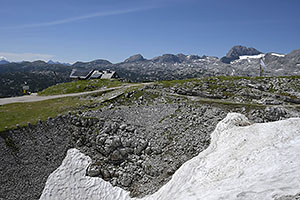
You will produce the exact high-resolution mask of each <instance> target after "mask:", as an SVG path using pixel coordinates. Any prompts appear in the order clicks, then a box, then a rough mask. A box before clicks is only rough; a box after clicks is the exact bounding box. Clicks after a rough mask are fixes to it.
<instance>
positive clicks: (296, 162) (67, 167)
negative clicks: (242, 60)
mask: <svg viewBox="0 0 300 200" xmlns="http://www.w3.org/2000/svg"><path fill="white" fill-rule="evenodd" d="M90 162H91V159H90V158H89V157H88V156H85V155H84V154H82V153H80V152H79V150H77V149H70V150H69V151H68V153H67V156H66V158H65V159H64V161H63V163H62V164H61V166H60V167H59V168H58V169H56V170H55V171H54V172H53V173H52V174H51V175H50V176H49V177H48V180H47V182H46V185H45V188H44V190H43V194H42V195H41V198H40V199H41V200H48V199H49V200H50V199H51V200H56V199H57V200H58V199H65V200H67V199H70V200H71V199H72V200H76V199H78V200H79V199H80V200H88V199H89V200H94V199H95V200H96V199H97V200H98V199H105V200H110V199H111V200H114V199H121V200H123V199H124V200H125V199H131V198H130V197H129V193H128V192H127V191H124V190H122V189H121V188H118V187H113V186H112V185H111V184H110V183H108V182H105V181H104V180H102V179H100V178H95V177H87V176H85V173H86V168H87V166H88V164H89V163H90ZM299 166H300V118H293V119H288V120H283V121H277V122H272V123H261V124H253V125H250V122H249V121H248V119H247V118H246V117H245V116H244V115H241V114H237V113H229V114H228V115H227V117H226V118H225V119H223V120H222V121H221V122H220V123H219V124H218V125H217V127H216V129H215V131H214V132H213V133H212V139H211V144H210V146H209V147H208V148H207V149H206V150H204V151H203V152H201V153H200V154H199V155H198V156H196V157H194V158H193V159H191V160H189V161H188V162H186V163H185V164H183V165H182V166H181V167H180V168H179V169H178V170H177V171H176V172H175V174H174V175H173V177H172V179H171V180H170V181H169V182H168V183H167V184H166V185H164V186H163V187H162V188H161V189H160V190H159V191H157V192H156V193H154V194H153V195H149V196H146V197H145V198H143V199H147V200H154V199H156V200H158V199H159V200H164V199H165V200H167V199H184V200H189V199H205V200H210V199H275V198H279V197H281V196H283V195H294V194H296V193H297V192H299V185H300V170H299Z"/></svg>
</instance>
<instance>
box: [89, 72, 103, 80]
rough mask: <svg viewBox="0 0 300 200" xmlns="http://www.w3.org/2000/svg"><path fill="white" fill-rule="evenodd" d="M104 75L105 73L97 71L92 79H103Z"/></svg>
mask: <svg viewBox="0 0 300 200" xmlns="http://www.w3.org/2000/svg"><path fill="white" fill-rule="evenodd" d="M102 75H103V72H101V71H98V70H95V71H94V72H93V74H92V75H91V76H90V78H91V79H92V78H95V79H96V78H101V76H102Z"/></svg>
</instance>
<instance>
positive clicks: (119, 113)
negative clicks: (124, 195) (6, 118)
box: [0, 78, 300, 199]
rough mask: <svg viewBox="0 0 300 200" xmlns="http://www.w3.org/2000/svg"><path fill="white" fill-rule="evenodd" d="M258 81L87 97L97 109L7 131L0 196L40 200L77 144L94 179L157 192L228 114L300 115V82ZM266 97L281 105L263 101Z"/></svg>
mask: <svg viewBox="0 0 300 200" xmlns="http://www.w3.org/2000/svg"><path fill="white" fill-rule="evenodd" d="M254 80H255V79H253V80H252V79H236V80H223V82H222V83H221V82H220V81H219V80H215V81H212V80H210V79H203V80H201V81H198V80H194V81H185V82H176V81H175V82H173V83H170V82H169V83H168V84H167V83H164V82H158V83H155V84H153V85H146V86H141V87H137V88H135V89H126V90H125V91H123V92H116V91H114V95H112V96H114V98H109V99H108V100H107V101H103V100H101V101H100V99H101V97H98V96H97V95H93V96H87V97H83V98H87V99H89V100H92V101H93V102H95V104H94V106H93V107H89V108H82V109H81V110H79V111H78V112H76V113H69V114H66V115H63V116H58V117H56V118H55V119H49V120H48V121H46V122H40V123H38V124H37V125H35V126H28V127H25V128H19V129H15V130H7V131H6V132H5V133H1V138H0V142H1V143H0V152H1V153H0V154H1V156H0V169H1V170H0V177H1V178H0V182H1V187H0V199H1V198H2V199H38V198H39V195H40V194H41V192H42V189H43V187H44V184H45V181H46V179H47V177H48V176H49V174H50V173H51V172H52V171H53V170H55V169H56V168H57V167H58V166H59V165H60V163H61V162H62V160H63V158H64V156H65V153H66V151H67V149H69V148H71V147H76V148H78V149H79V150H80V151H81V152H83V153H84V154H86V155H89V156H90V157H91V158H92V160H93V162H92V163H91V164H90V165H89V166H88V167H87V171H86V174H87V175H88V176H93V177H100V178H103V179H104V180H106V181H109V182H110V183H111V184H113V185H115V186H119V187H121V188H124V189H126V190H128V191H130V192H131V196H136V197H142V196H145V195H147V194H151V193H153V192H155V191H157V190H158V189H159V188H160V187H161V186H162V185H164V184H165V183H166V182H167V181H168V180H170V178H171V176H172V174H173V173H174V172H175V171H176V170H177V169H178V168H179V167H180V166H181V165H182V164H183V163H184V162H186V161H187V160H189V159H191V158H192V157H194V156H196V155H197V154H199V152H201V151H203V150H204V149H206V148H207V147H208V145H209V143H210V134H211V133H212V131H213V130H214V128H215V126H216V124H217V123H218V122H219V121H220V120H221V119H223V118H224V117H225V116H226V114H227V113H228V112H239V113H242V114H245V115H246V116H247V117H248V118H249V119H250V120H251V121H252V122H268V121H277V120H281V119H285V118H290V117H300V108H299V106H298V104H297V103H298V98H299V89H300V88H299V83H298V82H297V81H298V80H293V79H292V78H290V79H283V80H281V79H274V80H273V79H266V80H261V81H254ZM264 82H267V83H269V84H270V85H272V87H271V86H270V87H268V86H265V84H263V83H264ZM213 83H214V84H213ZM277 83H278V84H277ZM212 85H214V86H213V87H211V86H212ZM264 87H265V88H264ZM205 88H206V89H205ZM234 88H235V90H234ZM267 88H268V89H267ZM224 89H226V90H224ZM243 89H245V90H246V89H247V90H248V91H247V92H245V93H242V92H241V90H243ZM249 91H250V92H249ZM251 91H255V92H256V93H255V95H257V98H254V96H253V95H249V94H251ZM280 91H283V92H284V94H280ZM226 92H227V93H232V95H228V96H226V95H225V94H226ZM203 93H204V94H205V95H202V94H203ZM115 94H118V95H115ZM219 95H223V96H222V98H216V97H218V96H219ZM264 95H267V96H266V97H268V98H270V99H271V100H270V102H273V101H275V100H276V101H278V103H276V105H274V104H275V103H267V102H266V101H263V100H262V99H263V97H264ZM276 95H279V98H277V96H276ZM292 95H293V96H292ZM259 96H261V99H259ZM287 99H288V100H287ZM289 99H293V100H294V101H290V100H289Z"/></svg>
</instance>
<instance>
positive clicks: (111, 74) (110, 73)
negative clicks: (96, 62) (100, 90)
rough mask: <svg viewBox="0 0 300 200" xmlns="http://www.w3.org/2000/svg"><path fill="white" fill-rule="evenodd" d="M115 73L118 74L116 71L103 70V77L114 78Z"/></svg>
mask: <svg viewBox="0 0 300 200" xmlns="http://www.w3.org/2000/svg"><path fill="white" fill-rule="evenodd" d="M114 75H116V72H115V71H103V75H102V76H101V79H111V78H114Z"/></svg>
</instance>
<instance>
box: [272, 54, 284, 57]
mask: <svg viewBox="0 0 300 200" xmlns="http://www.w3.org/2000/svg"><path fill="white" fill-rule="evenodd" d="M271 55H272V56H277V57H284V56H285V55H284V54H278V53H271Z"/></svg>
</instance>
